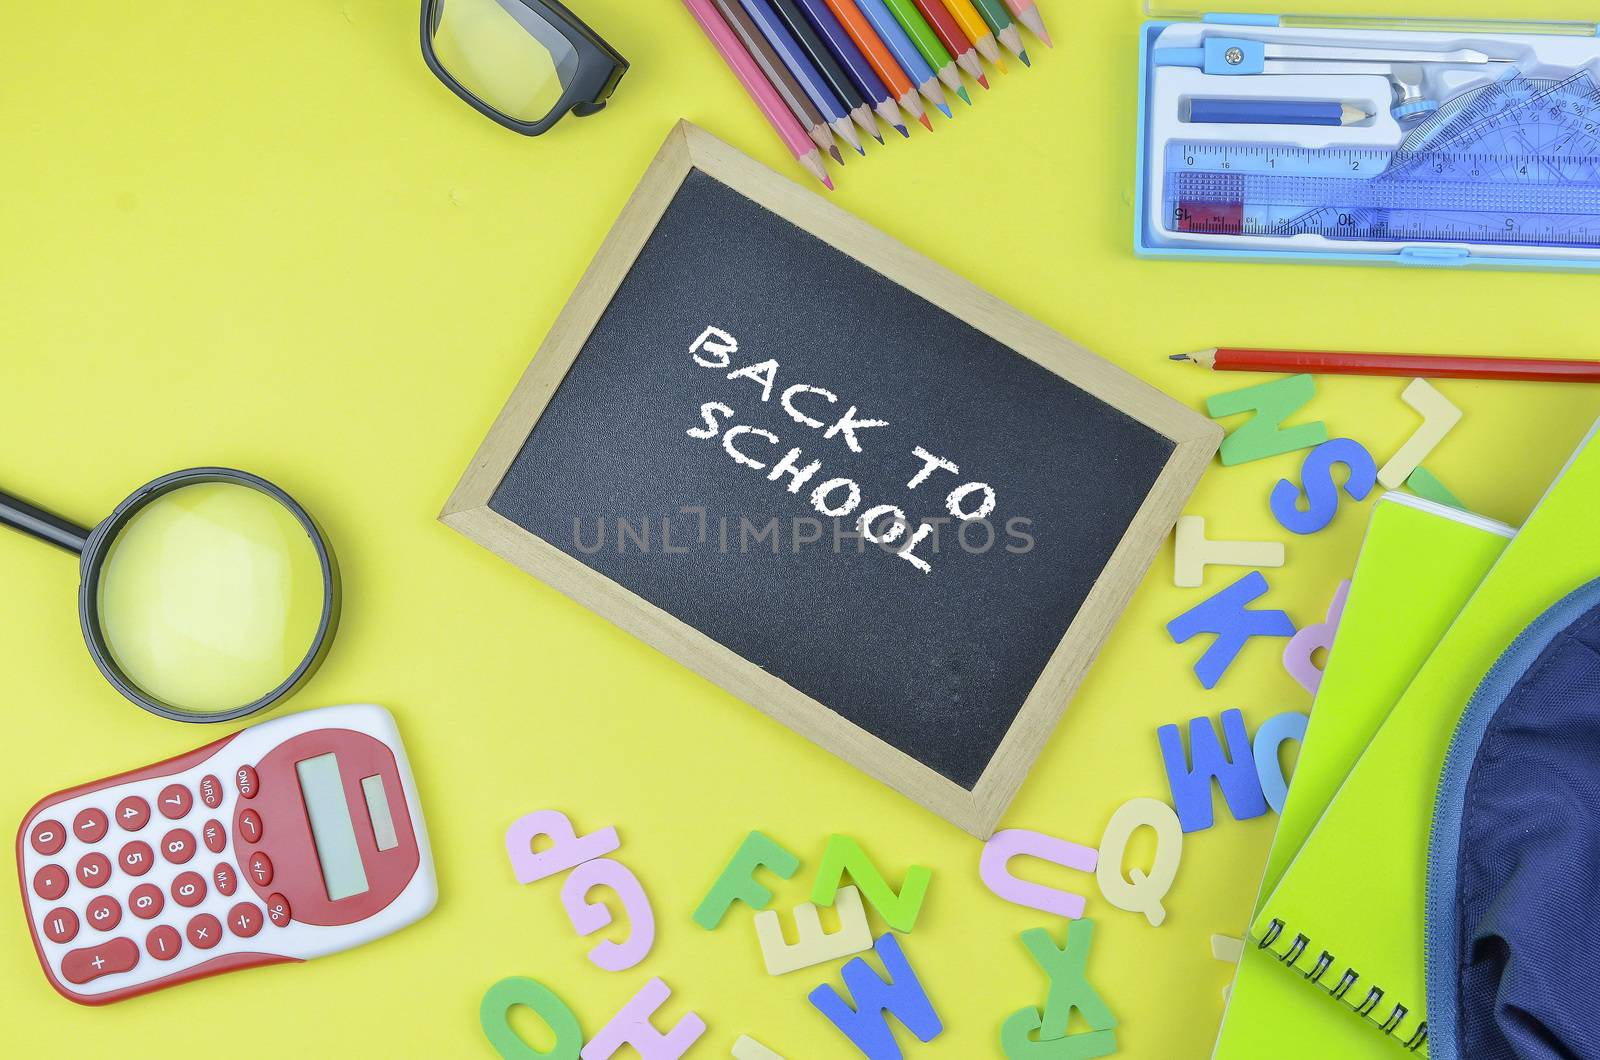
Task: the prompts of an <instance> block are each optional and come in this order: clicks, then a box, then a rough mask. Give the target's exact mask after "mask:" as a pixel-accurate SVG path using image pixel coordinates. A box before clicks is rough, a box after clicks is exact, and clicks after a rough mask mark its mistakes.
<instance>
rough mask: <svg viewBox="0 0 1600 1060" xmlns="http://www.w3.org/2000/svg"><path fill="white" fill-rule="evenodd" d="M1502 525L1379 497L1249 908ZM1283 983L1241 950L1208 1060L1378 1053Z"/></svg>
mask: <svg viewBox="0 0 1600 1060" xmlns="http://www.w3.org/2000/svg"><path fill="white" fill-rule="evenodd" d="M1513 532H1514V531H1513V530H1512V529H1511V528H1510V527H1509V526H1506V525H1505V524H1503V523H1497V522H1494V521H1493V520H1489V519H1484V518H1482V517H1480V516H1476V515H1472V514H1470V513H1468V512H1463V511H1459V510H1457V509H1454V508H1447V507H1445V506H1444V505H1441V504H1435V503H1434V502H1432V501H1428V500H1423V499H1422V498H1420V497H1416V496H1413V495H1411V494H1409V493H1385V494H1384V495H1382V496H1381V497H1379V498H1378V501H1377V503H1376V504H1375V505H1374V506H1373V509H1372V518H1371V521H1370V522H1369V523H1368V525H1367V535H1366V538H1365V540H1364V541H1363V542H1362V545H1361V554H1360V556H1359V557H1357V560H1356V569H1355V574H1354V575H1353V576H1352V578H1351V584H1350V595H1349V597H1348V599H1347V600H1346V602H1345V608H1344V617H1343V618H1342V619H1341V621H1340V623H1339V632H1338V635H1337V637H1336V638H1335V640H1334V644H1333V650H1332V651H1331V652H1330V653H1329V656H1328V662H1327V666H1326V668H1325V672H1324V675H1323V678H1322V685H1321V687H1320V688H1319V689H1318V690H1317V698H1316V704H1315V707H1314V709H1313V710H1312V712H1311V722H1310V724H1309V725H1308V726H1307V727H1306V734H1305V739H1304V742H1303V744H1302V747H1301V750H1300V754H1299V756H1298V758H1297V759H1296V761H1295V767H1294V781H1293V783H1292V784H1290V785H1289V797H1288V799H1287V801H1286V802H1285V804H1284V807H1283V815H1282V818H1281V819H1280V820H1279V822H1278V831H1277V834H1276V836H1275V837H1274V838H1273V842H1272V850H1271V852H1270V853H1269V854H1268V856H1267V869H1266V874H1265V876H1264V877H1263V878H1262V882H1261V892H1260V895H1259V897H1258V898H1257V900H1256V901H1257V909H1258V910H1259V908H1260V906H1261V903H1262V901H1263V900H1264V899H1265V898H1266V897H1267V896H1268V895H1270V894H1271V893H1272V891H1273V889H1274V888H1276V887H1277V884H1278V880H1279V877H1281V876H1282V875H1283V870H1284V869H1285V867H1287V866H1288V864H1289V861H1290V859H1291V858H1293V857H1294V855H1295V853H1296V852H1297V851H1298V850H1299V849H1300V846H1301V844H1302V843H1304V842H1305V839H1306V836H1308V835H1309V834H1310V833H1311V829H1312V827H1313V826H1314V825H1315V824H1316V823H1317V820H1318V819H1319V818H1320V817H1321V816H1322V812H1323V810H1325V809H1326V808H1327V806H1328V802H1329V800H1330V799H1332V798H1333V795H1334V792H1336V791H1337V790H1338V789H1339V785H1340V784H1341V783H1342V782H1343V781H1344V778H1345V776H1346V774H1348V773H1349V771H1350V767H1351V766H1353V765H1355V762H1356V759H1357V758H1358V757H1359V756H1360V755H1361V751H1362V749H1363V748H1365V747H1366V745H1367V743H1368V742H1369V741H1370V740H1371V739H1372V735H1373V733H1375V732H1376V731H1377V730H1378V727H1379V726H1380V725H1382V724H1383V720H1384V718H1386V717H1387V716H1388V714H1389V710H1390V708H1391V707H1393V706H1394V704H1395V701H1396V700H1398V699H1399V698H1400V694H1401V693H1402V692H1404V691H1405V689H1406V686H1407V685H1408V684H1410V683H1411V679H1412V677H1414V676H1415V675H1416V673H1417V670H1418V669H1419V668H1420V667H1421V666H1422V664H1423V662H1424V661H1425V660H1426V659H1427V657H1428V653H1429V652H1430V651H1432V650H1433V647H1434V645H1436V644H1438V643H1439V638H1440V637H1442V636H1443V635H1444V632H1445V630H1446V629H1448V628H1449V626H1450V623H1451V622H1452V621H1454V619H1455V617H1456V615H1457V614H1458V613H1459V612H1460V610H1461V608H1462V606H1463V605H1464V604H1465V603H1466V602H1467V599H1468V598H1469V597H1470V596H1471V595H1472V592H1473V590H1474V589H1476V588H1477V587H1478V583H1479V582H1481V581H1482V580H1483V577H1484V575H1485V574H1486V573H1487V572H1488V570H1489V567H1490V565H1491V564H1493V563H1494V561H1495V558H1496V557H1498V556H1499V555H1500V553H1501V551H1502V550H1503V549H1504V548H1505V546H1506V542H1507V541H1508V540H1509V539H1510V538H1511V536H1512V534H1513ZM1294 979H1295V977H1294V976H1293V975H1292V974H1291V973H1286V972H1285V970H1284V969H1283V968H1281V967H1280V966H1279V963H1278V960H1277V958H1276V957H1275V956H1273V955H1272V954H1271V953H1267V952H1264V951H1262V950H1259V949H1257V948H1256V947H1255V946H1253V945H1250V946H1246V947H1245V952H1244V955H1243V958H1242V959H1241V960H1240V963H1239V970H1238V973H1237V975H1236V976H1235V977H1234V982H1233V987H1232V990H1231V992H1230V995H1229V1000H1228V1009H1227V1014H1226V1016H1225V1018H1224V1020H1223V1024H1222V1033H1221V1036H1220V1037H1219V1038H1218V1039H1217V1047H1216V1051H1215V1053H1213V1060H1259V1058H1261V1057H1268V1056H1277V1055H1293V1056H1294V1057H1296V1060H1320V1058H1327V1060H1348V1058H1350V1057H1354V1056H1360V1055H1363V1054H1364V1053H1366V1052H1369V1051H1371V1050H1377V1051H1378V1052H1379V1054H1380V1055H1382V1054H1383V1051H1384V1050H1385V1049H1386V1048H1387V1047H1386V1046H1385V1045H1384V1044H1383V1043H1382V1042H1381V1041H1379V1040H1378V1039H1376V1038H1374V1037H1373V1035H1372V1033H1371V1031H1369V1030H1367V1029H1366V1028H1364V1027H1362V1026H1361V1024H1360V1022H1359V1021H1357V1020H1353V1019H1351V1018H1350V1017H1349V1015H1348V1014H1345V1013H1341V1012H1339V1010H1338V1009H1336V1008H1334V1007H1333V1006H1331V1005H1328V1004H1326V1003H1325V1002H1319V1000H1318V998H1317V997H1316V995H1314V994H1312V993H1310V992H1309V991H1307V990H1306V988H1305V986H1304V985H1303V984H1299V983H1296V982H1295V981H1294ZM1291 1042H1292V1043H1294V1048H1293V1050H1292V1051H1287V1050H1286V1045H1287V1043H1291Z"/></svg>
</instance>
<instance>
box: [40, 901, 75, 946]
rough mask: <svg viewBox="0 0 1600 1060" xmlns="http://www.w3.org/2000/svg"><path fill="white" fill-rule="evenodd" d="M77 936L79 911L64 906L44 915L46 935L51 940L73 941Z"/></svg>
mask: <svg viewBox="0 0 1600 1060" xmlns="http://www.w3.org/2000/svg"><path fill="white" fill-rule="evenodd" d="M77 936H78V914H77V913H74V912H73V911H72V910H70V909H68V908H66V907H65V906H62V907H61V908H59V909H52V910H50V911H49V912H48V913H46V914H45V915H44V937H45V938H47V939H49V940H50V941H51V942H71V941H72V940H73V939H74V938H76V937H77Z"/></svg>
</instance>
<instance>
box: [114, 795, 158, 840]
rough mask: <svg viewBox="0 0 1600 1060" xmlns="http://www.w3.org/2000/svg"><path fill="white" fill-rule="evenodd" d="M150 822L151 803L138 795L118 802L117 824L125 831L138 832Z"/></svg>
mask: <svg viewBox="0 0 1600 1060" xmlns="http://www.w3.org/2000/svg"><path fill="white" fill-rule="evenodd" d="M149 823H150V804H149V803H148V802H145V801H144V800H143V799H141V798H139V796H137V795H129V796H128V797H127V798H125V799H123V800H122V801H121V802H119V803H117V824H119V825H121V826H122V830H123V831H124V832H137V831H138V830H139V829H141V828H143V827H144V826H145V825H147V824H149Z"/></svg>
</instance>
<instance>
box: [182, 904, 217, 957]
mask: <svg viewBox="0 0 1600 1060" xmlns="http://www.w3.org/2000/svg"><path fill="white" fill-rule="evenodd" d="M185 934H187V935H188V936H189V944H190V945H191V946H198V947H199V948H200V949H202V950H209V949H210V948H211V947H213V946H215V945H216V944H217V943H219V942H221V941H222V924H221V923H220V922H219V921H218V920H217V918H216V917H214V916H212V915H211V914H210V913H201V914H200V915H199V916H197V917H195V918H194V919H193V920H191V921H189V928H188V931H187V932H185Z"/></svg>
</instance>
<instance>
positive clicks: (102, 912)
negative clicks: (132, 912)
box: [85, 894, 122, 931]
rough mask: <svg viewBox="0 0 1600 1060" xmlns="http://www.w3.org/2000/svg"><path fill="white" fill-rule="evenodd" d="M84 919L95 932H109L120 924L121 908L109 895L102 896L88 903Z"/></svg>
mask: <svg viewBox="0 0 1600 1060" xmlns="http://www.w3.org/2000/svg"><path fill="white" fill-rule="evenodd" d="M85 919H86V920H88V921H89V926H90V927H92V928H94V929H95V930H96V931H110V930H111V929H112V928H114V927H116V926H117V925H118V924H120V923H122V906H121V905H119V904H118V903H117V900H116V899H115V898H113V897H111V896H110V895H109V894H102V895H100V896H99V897H98V898H96V899H95V900H94V901H92V902H90V903H89V908H88V910H86V914H85Z"/></svg>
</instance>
